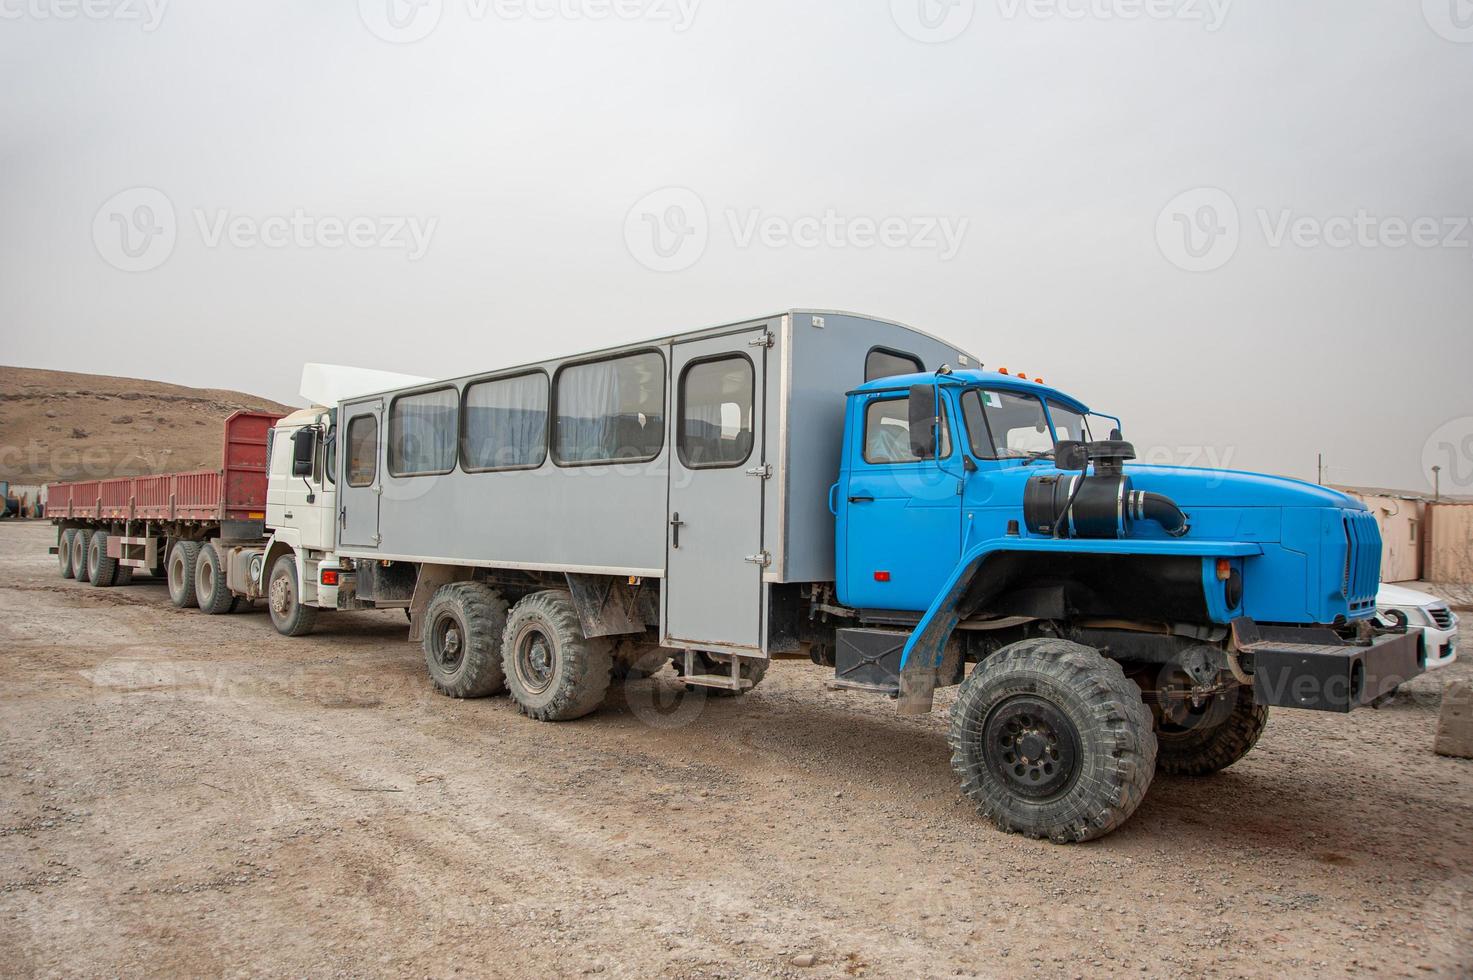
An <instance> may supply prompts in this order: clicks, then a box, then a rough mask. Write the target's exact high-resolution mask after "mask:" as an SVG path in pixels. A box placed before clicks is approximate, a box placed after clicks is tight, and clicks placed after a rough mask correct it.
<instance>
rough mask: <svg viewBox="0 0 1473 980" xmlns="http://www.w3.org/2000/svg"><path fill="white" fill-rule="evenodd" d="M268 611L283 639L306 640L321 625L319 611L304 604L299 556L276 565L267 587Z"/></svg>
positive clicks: (283, 558)
mask: <svg viewBox="0 0 1473 980" xmlns="http://www.w3.org/2000/svg"><path fill="white" fill-rule="evenodd" d="M266 609H267V611H268V612H270V613H271V625H272V626H275V627H276V632H278V633H280V634H281V635H282V636H306V635H307V634H308V633H310V632H312V627H313V626H315V625H317V609H316V607H314V606H308V605H304V604H303V603H302V590H301V588H300V587H299V586H298V579H297V556H296V555H293V554H290V553H288V554H285V555H281V556H280V557H278V558H277V559H276V561H275V563H274V564H272V566H271V576H270V578H269V579H268V580H267V585H266Z"/></svg>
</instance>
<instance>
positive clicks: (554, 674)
mask: <svg viewBox="0 0 1473 980" xmlns="http://www.w3.org/2000/svg"><path fill="white" fill-rule="evenodd" d="M539 642H540V643H541V644H542V647H541V650H540V651H539V650H538V648H537V645H538V643H539ZM612 649H613V644H612V642H611V641H610V640H609V639H608V638H606V637H595V638H594V639H587V638H585V637H584V636H583V627H582V626H581V625H579V622H578V612H577V610H576V609H575V608H574V606H573V597H572V596H571V595H569V594H568V593H567V592H564V591H562V590H559V589H553V590H549V591H546V592H534V593H532V594H531V595H529V596H527V597H525V598H524V599H522V601H520V602H518V603H517V604H516V606H514V607H513V608H512V611H511V615H510V616H508V617H507V620H506V630H505V632H504V634H503V639H502V643H501V659H502V664H503V669H504V670H505V672H506V686H507V689H508V690H509V691H510V692H511V697H512V700H513V701H515V702H516V704H517V707H518V708H520V709H521V711H522V713H523V714H524V715H527V716H528V717H530V718H536V719H537V720H538V721H572V720H573V719H574V718H582V717H583V716H584V715H586V714H588V713H589V712H591V711H593V710H595V709H596V708H597V707H598V706H599V704H600V703H601V702H602V701H603V699H604V694H605V693H607V691H608V689H609V679H610V674H611V672H612V669H613V655H612Z"/></svg>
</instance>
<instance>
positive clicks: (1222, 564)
mask: <svg viewBox="0 0 1473 980" xmlns="http://www.w3.org/2000/svg"><path fill="white" fill-rule="evenodd" d="M1232 573H1233V563H1232V562H1230V561H1228V560H1227V559H1226V558H1219V559H1217V580H1218V581H1219V582H1226V581H1227V580H1228V576H1229V575H1231V574H1232Z"/></svg>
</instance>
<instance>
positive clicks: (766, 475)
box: [747, 463, 772, 480]
mask: <svg viewBox="0 0 1473 980" xmlns="http://www.w3.org/2000/svg"><path fill="white" fill-rule="evenodd" d="M747 475H748V476H756V477H761V478H762V479H764V480H770V479H772V464H771V463H763V464H762V465H761V466H753V467H750V468H749V469H748V470H747Z"/></svg>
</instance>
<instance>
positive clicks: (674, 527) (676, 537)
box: [670, 511, 685, 548]
mask: <svg viewBox="0 0 1473 980" xmlns="http://www.w3.org/2000/svg"><path fill="white" fill-rule="evenodd" d="M682 527H685V521H682V520H681V519H680V511H676V512H675V513H673V514H671V515H670V528H671V539H670V547H672V548H679V547H680V529H681V528H682Z"/></svg>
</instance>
